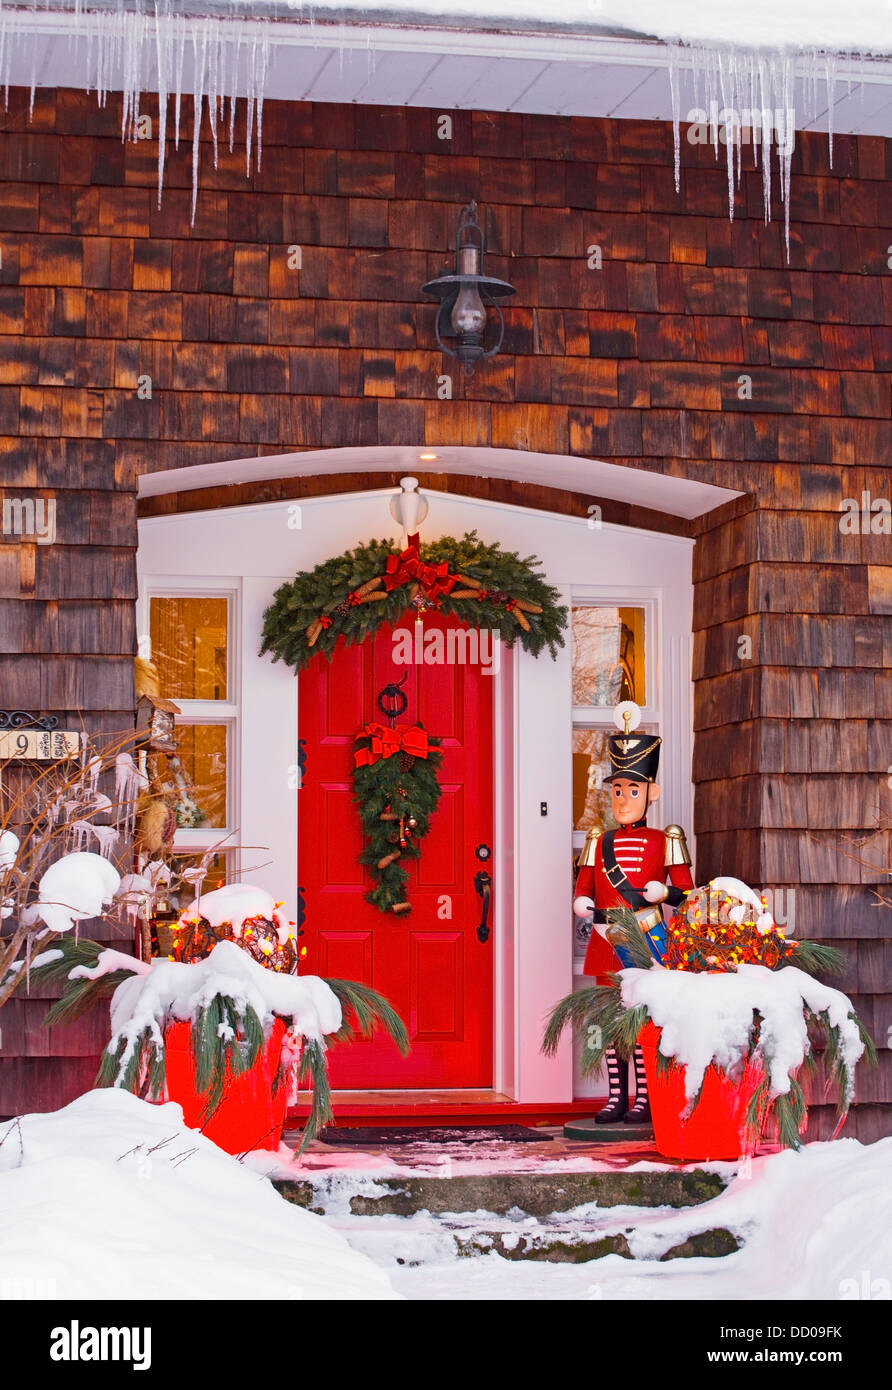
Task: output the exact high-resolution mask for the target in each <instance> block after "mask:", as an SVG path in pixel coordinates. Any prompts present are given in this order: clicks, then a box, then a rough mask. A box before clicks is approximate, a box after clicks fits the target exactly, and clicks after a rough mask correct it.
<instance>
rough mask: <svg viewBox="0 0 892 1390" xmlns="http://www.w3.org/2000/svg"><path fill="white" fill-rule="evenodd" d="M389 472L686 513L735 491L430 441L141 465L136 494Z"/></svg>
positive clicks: (584, 462) (591, 463)
mask: <svg viewBox="0 0 892 1390" xmlns="http://www.w3.org/2000/svg"><path fill="white" fill-rule="evenodd" d="M426 455H427V457H425V456H426ZM430 455H434V457H433V458H431V457H430ZM392 472H406V473H417V472H423V473H436V474H444V473H445V474H455V475H458V476H465V477H484V478H504V479H509V480H511V481H514V482H521V483H524V482H527V483H535V484H537V485H538V486H544V487H553V488H556V489H559V490H566V491H567V492H576V493H581V494H582V495H583V496H585V497H594V498H600V499H602V500H609V501H613V502H626V503H629V504H631V505H633V506H638V507H647V508H649V509H650V510H652V511H657V512H665V513H667V514H668V515H669V516H680V517H685V518H687V519H688V520H691V519H692V518H693V517H697V516H702V515H703V513H704V512H710V511H712V510H713V509H714V508H715V507H718V506H720V505H721V504H722V503H723V502H728V501H730V500H731V499H732V498H733V497H740V496H741V495H742V494H741V493H740V492H739V491H735V490H734V489H732V488H724V487H715V486H713V485H712V484H711V483H699V482H695V481H693V480H692V479H690V478H676V477H671V476H668V475H666V474H664V473H651V472H649V471H648V470H646V469H643V468H627V467H621V466H619V465H617V464H614V463H605V462H603V461H602V460H600V459H587V458H573V457H571V456H569V455H564V454H538V453H529V452H526V451H525V450H520V449H486V448H465V447H452V446H448V447H441V448H438V447H436V446H433V445H432V446H431V447H430V448H425V447H424V446H423V445H419V446H417V447H411V448H410V447H408V446H400V447H398V448H385V447H381V446H374V447H369V448H352V447H351V448H344V449H324V450H319V451H311V452H307V453H299V454H267V455H265V456H264V457H261V458H256V457H255V458H243V459H233V460H231V461H226V462H222V463H202V464H195V465H193V466H191V467H188V468H172V469H167V470H165V471H164V472H161V473H144V474H142V475H141V477H140V479H139V496H140V497H160V496H165V495H167V494H169V493H173V492H192V491H195V490H197V489H199V488H208V487H225V486H227V485H229V484H238V483H249V482H270V481H273V480H275V479H278V478H303V477H308V478H309V477H319V476H323V477H324V476H326V475H330V474H339V473H369V474H374V473H392Z"/></svg>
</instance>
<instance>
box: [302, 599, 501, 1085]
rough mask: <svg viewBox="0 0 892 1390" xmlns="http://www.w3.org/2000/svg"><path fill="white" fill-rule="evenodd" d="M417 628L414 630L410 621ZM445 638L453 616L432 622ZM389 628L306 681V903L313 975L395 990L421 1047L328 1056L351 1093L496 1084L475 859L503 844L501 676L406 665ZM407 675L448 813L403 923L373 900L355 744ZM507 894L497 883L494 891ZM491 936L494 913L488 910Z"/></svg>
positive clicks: (419, 871)
mask: <svg viewBox="0 0 892 1390" xmlns="http://www.w3.org/2000/svg"><path fill="white" fill-rule="evenodd" d="M410 625H411V619H406V622H405V624H404V626H410ZM433 626H437V627H440V628H442V629H443V630H444V631H445V630H447V629H448V628H449V627H450V626H456V624H454V623H453V621H452V620H451V619H447V618H441V617H439V616H437V617H434V616H432V615H429V614H428V615H426V616H425V628H426V629H428V628H430V627H433ZM392 653H393V641H392V632H391V629H390V628H389V627H382V628H381V629H380V630H379V632H378V634H377V636H376V637H375V638H374V639H373V640H368V641H366V642H365V643H363V644H362V645H361V646H353V647H345V646H344V645H343V644H341V643H339V645H338V647H337V648H336V649H335V652H334V654H333V657H332V660H331V662H330V663H329V662H328V661H327V660H326V659H325V657H324V656H319V657H317V658H316V659H315V660H314V661H313V662H311V664H310V666H309V667H308V669H307V670H305V671H303V672H302V673H301V675H300V737H301V739H303V740H304V747H305V749H306V754H307V766H306V772H305V775H304V778H303V784H302V787H301V790H300V792H299V794H298V836H299V839H298V881H299V883H300V884H301V887H302V889H303V895H304V903H305V920H304V935H303V936H302V937H301V945H302V946H306V948H307V954H306V956H305V957H304V958H303V960H302V963H301V969H302V971H304V972H306V973H313V974H317V975H335V976H340V977H342V978H347V979H354V980H361V981H363V982H365V983H367V984H371V985H373V986H374V988H375V989H377V990H380V991H381V993H382V994H384V995H386V996H387V998H388V999H389V1000H390V1001H391V1003H392V1004H393V1005H394V1007H395V1008H396V1009H397V1010H398V1011H399V1013H400V1014H401V1015H402V1017H403V1019H404V1020H405V1022H406V1024H407V1026H408V1029H409V1035H410V1038H411V1041H412V1052H411V1054H410V1055H409V1057H408V1058H405V1059H404V1058H401V1057H400V1056H399V1053H398V1052H397V1050H396V1048H395V1047H394V1046H393V1044H392V1043H391V1042H390V1041H389V1040H387V1039H381V1038H378V1039H375V1040H374V1041H372V1042H363V1041H359V1042H356V1043H353V1044H350V1045H349V1046H344V1047H339V1048H337V1049H336V1050H334V1051H333V1052H332V1056H331V1059H330V1069H331V1079H332V1085H333V1086H336V1087H338V1088H341V1089H351V1090H352V1089H394V1088H396V1089H404V1088H413V1089H417V1088H444V1087H487V1086H491V1085H492V1029H493V1024H492V998H493V963H492V962H493V944H492V935H490V938H489V940H488V942H486V943H485V944H483V943H481V942H480V941H479V940H478V938H477V926H478V924H479V922H480V918H481V912H482V901H481V899H480V897H479V896H478V894H477V892H476V890H475V888H474V875H475V873H476V872H477V870H478V869H480V868H482V867H486V868H487V869H488V870H490V871H491V869H492V861H491V860H490V861H488V862H487V863H486V864H485V865H484V864H482V863H481V861H479V860H478V859H476V858H475V855H474V851H475V849H476V847H477V846H478V845H480V844H486V845H489V846H491V845H492V828H493V810H492V806H493V678H492V677H491V676H488V675H485V674H483V672H482V671H481V668H480V667H479V666H478V665H451V666H450V665H432V666H424V665H411V666H408V667H407V666H396V665H395V664H394V663H393V660H392ZM405 672H408V678H407V680H406V683H405V685H404V686H403V690H404V691H405V693H406V695H407V696H408V699H409V705H408V708H407V710H406V713H405V714H404V715H403V716H402V718H401V721H400V722H403V723H414V722H416V721H419V720H420V722H421V723H422V724H424V727H425V728H426V729H427V731H428V733H429V734H432V735H436V736H438V737H440V738H442V740H443V743H442V752H443V765H442V767H441V769H440V773H439V782H440V787H441V797H440V804H439V806H438V808H437V811H436V813H435V815H434V817H433V818H432V821H431V830H430V834H429V835H428V836H427V838H426V839H425V840H424V841H423V842H422V850H421V859H420V860H419V861H417V862H415V863H411V862H410V865H409V886H408V895H409V900H410V901H411V903H412V911H411V912H410V913H407V914H406V915H405V916H402V917H395V916H394V915H393V914H392V913H382V912H379V911H378V910H377V908H374V907H372V906H371V904H370V903H367V902H366V901H365V898H364V894H365V892H366V891H367V889H368V888H369V887H370V886H371V885H370V881H369V879H368V878H367V876H366V874H365V872H364V870H363V868H362V866H361V865H360V864H359V862H358V856H359V854H360V851H361V849H362V846H363V838H362V830H361V825H360V820H359V814H358V811H357V808H356V807H355V806H354V804H353V799H352V797H353V787H352V776H351V774H352V768H353V742H354V739H355V737H356V735H357V733H358V732H359V730H360V729H361V728H362V727H363V725H364V724H366V723H367V722H368V721H369V720H372V719H382V718H383V716H382V715H381V713H380V711H379V709H378V707H377V696H378V693H379V691H380V690H381V689H382V688H383V687H384V686H385V685H387V684H389V683H390V682H392V681H394V680H398V679H399V678H400V677H401V676H402V675H403V674H404V673H405ZM496 889H497V885H495V886H494V890H493V891H494V893H495V891H496ZM490 927H492V916H491V915H490Z"/></svg>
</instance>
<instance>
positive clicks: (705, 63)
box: [669, 43, 837, 260]
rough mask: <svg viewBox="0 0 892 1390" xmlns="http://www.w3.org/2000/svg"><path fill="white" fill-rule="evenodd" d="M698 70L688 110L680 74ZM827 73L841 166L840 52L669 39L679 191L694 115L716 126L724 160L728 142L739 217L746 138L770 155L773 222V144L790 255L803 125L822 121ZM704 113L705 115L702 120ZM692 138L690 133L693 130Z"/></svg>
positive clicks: (767, 176) (766, 160)
mask: <svg viewBox="0 0 892 1390" xmlns="http://www.w3.org/2000/svg"><path fill="white" fill-rule="evenodd" d="M803 66H804V67H805V68H806V76H807V79H808V80H807V81H802V79H801V77H800V78H799V80H800V82H801V86H802V90H803V94H804V96H805V100H806V109H805V110H800V111H798V112H797V110H796V106H795V100H796V92H797V77H798V76H799V74H800V72H801V70H802V68H803ZM683 74H685V75H689V76H690V81H691V84H692V88H693V97H694V105H693V107H692V108H691V109H690V110H689V111H688V112H687V113H686V114H685V115H683V114H682V104H681V82H680V77H681V76H682V75H683ZM820 78H823V83H824V92H825V95H826V110H827V113H828V115H827V119H828V139H829V147H830V167H831V169H832V168H833V104H834V101H835V99H836V80H837V70H836V56H835V55H834V54H828V53H818V52H812V53H809V54H805V55H801V54H800V55H795V54H793V53H791V52H789V51H787V50H780V49H773V50H765V49H744V48H736V47H730V46H728V47H692V46H688V45H684V44H677V43H676V44H670V45H669V85H670V91H671V94H672V126H673V135H674V143H675V191H676V192H679V191H680V188H681V124H682V121H683V120H684V121H690V122H693V123H694V124H695V125H706V126H707V127H708V131H709V136H710V137H711V143H712V145H713V148H714V150H715V155H716V159H718V158H719V145H720V144H723V145H724V146H725V156H726V161H727V168H728V215H729V217H730V218H731V220H732V222H733V220H734V195H735V193H736V191H737V189H739V187H740V184H741V178H742V174H743V144H744V142H745V141H746V142H747V143H749V142H750V140H751V141H752V147H753V158H754V163H755V165H756V167H758V164H759V158H760V154H759V146H760V145H761V147H762V150H761V161H762V198H763V205H764V210H765V221H766V222H769V221H770V220H771V179H772V164H771V148H772V145H775V146H776V147H777V159H778V164H779V174H780V196H781V202H782V203H783V205H784V241H785V244H786V249H787V259H788V260H789V256H790V174H791V169H792V162H793V150H794V149H795V146H796V128H797V125H798V126H799V127H800V128H801V126H802V122H803V120H804V119H809V120H811V119H814V118H815V117H816V116H817V115H818V114H819V113H820V110H821V103H820V100H819V96H818V90H819V89H818V82H819V79H820ZM700 116H702V117H703V118H704V119H703V120H702V121H701V120H698V119H697V118H698V117H700ZM688 135H689V138H690V131H689V132H688Z"/></svg>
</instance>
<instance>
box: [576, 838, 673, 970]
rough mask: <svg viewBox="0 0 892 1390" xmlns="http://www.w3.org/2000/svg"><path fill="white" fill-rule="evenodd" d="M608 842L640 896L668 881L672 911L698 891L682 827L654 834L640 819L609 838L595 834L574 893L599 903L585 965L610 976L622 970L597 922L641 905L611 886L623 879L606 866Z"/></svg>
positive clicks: (581, 863)
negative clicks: (610, 913) (621, 909)
mask: <svg viewBox="0 0 892 1390" xmlns="http://www.w3.org/2000/svg"><path fill="white" fill-rule="evenodd" d="M593 840H594V841H595V843H594V844H593V843H592V841H593ZM605 841H606V842H607V850H608V858H615V860H616V864H617V865H618V866H619V868H620V869H621V870H622V874H623V875H624V876H625V879H626V880H627V882H628V883H629V885H630V886H631V887H632V888H633V889H637V890H638V893H642V892H643V890H644V888H645V885H646V884H648V883H650V882H651V881H652V880H656V881H657V882H659V883H665V882H666V880H667V877H668V881H669V884H670V887H669V890H668V894H667V897H666V901H667V903H668V904H669V905H670V907H675V906H677V905H678V904H679V903H680V902H681V900H682V898H683V896H684V894H685V893H686V892H689V891H690V890H691V889H692V888H693V887H694V880H693V879H692V878H691V871H690V868H689V864H688V861H689V855H688V852H687V846H686V845H685V839H684V832H683V831H682V829H681V827H680V826H677V825H670V826H667V827H666V829H665V830H650V829H648V827H647V826H646V825H645V824H644V822H643V821H638V822H636V823H635V824H634V825H624V826H620V827H619V829H617V830H611V831H607V832H606V833H605V834H600V833H599V832H592V834H591V835H590V838H589V843H588V844H587V845H586V849H585V850H584V851H583V854H582V856H581V859H580V869H579V873H578V875H577V878H576V890H575V897H577V898H581V897H585V898H591V899H592V900H593V901H594V904H595V923H596V925H595V927H594V928H593V930H592V934H591V937H590V939H589V943H588V950H587V952H586V957H585V965H584V967H583V968H584V971H585V974H586V975H606V974H609V973H610V972H611V971H614V970H619V969H620V968H621V967H620V962H619V959H618V957H617V955H616V952H615V951H614V949H613V947H612V946H611V945H610V942H609V941H606V940H605V938H604V937H603V936H601V934H600V933H599V932H598V930H597V924H598V923H604V922H605V921H606V920H607V918H606V913H607V909H608V908H611V907H625V908H628V907H630V906H631V907H632V908H633V910H634V909H635V907H636V906H638V907H640V906H642V904H630V903H629V902H628V900H627V899H626V898H624V897H623V895H622V893H621V892H620V891H619V890H618V889H617V888H616V887H614V884H613V882H611V878H613V879H614V880H615V879H617V878H618V877H619V876H618V875H617V874H616V873H615V871H614V870H613V869H610V870H609V871H608V868H607V866H605V863H604V849H605ZM611 850H612V855H611V853H610V851H611ZM608 872H609V874H610V876H609V877H608ZM643 905H645V906H646V904H643Z"/></svg>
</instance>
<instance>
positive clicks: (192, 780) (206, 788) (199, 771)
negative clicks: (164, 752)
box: [168, 724, 226, 830]
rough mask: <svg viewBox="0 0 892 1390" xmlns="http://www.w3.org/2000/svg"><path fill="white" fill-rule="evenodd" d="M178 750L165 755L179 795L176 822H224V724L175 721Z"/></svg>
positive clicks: (190, 826) (189, 826)
mask: <svg viewBox="0 0 892 1390" xmlns="http://www.w3.org/2000/svg"><path fill="white" fill-rule="evenodd" d="M176 737H177V743H178V744H179V754H178V756H176V757H169V758H168V766H169V768H170V772H171V775H172V777H173V779H174V781H175V782H176V784H177V786H178V788H179V791H180V797H179V800H178V802H177V805H176V817H177V826H178V827H179V829H181V830H194V829H196V828H197V827H199V826H202V825H209V826H225V825H226V725H225V724H177V726H176Z"/></svg>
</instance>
